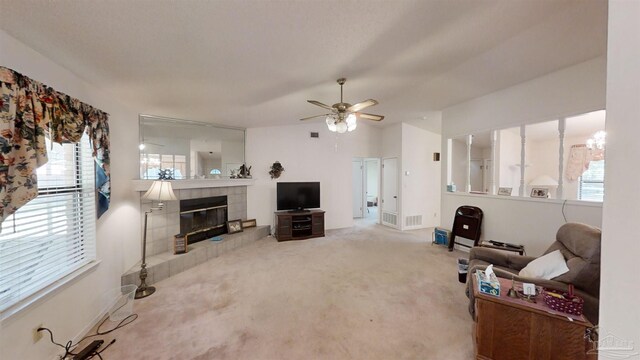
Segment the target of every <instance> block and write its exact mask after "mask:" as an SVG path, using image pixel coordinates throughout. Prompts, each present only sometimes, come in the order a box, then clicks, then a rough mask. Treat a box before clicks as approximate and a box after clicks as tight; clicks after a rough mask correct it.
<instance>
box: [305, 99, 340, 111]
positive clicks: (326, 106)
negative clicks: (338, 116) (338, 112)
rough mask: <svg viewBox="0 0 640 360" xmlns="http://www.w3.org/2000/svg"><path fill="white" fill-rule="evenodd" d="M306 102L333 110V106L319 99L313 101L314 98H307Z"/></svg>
mask: <svg viewBox="0 0 640 360" xmlns="http://www.w3.org/2000/svg"><path fill="white" fill-rule="evenodd" d="M307 102H308V103H310V104H313V105H316V106H320V107H321V108H325V109H327V110H335V109H334V108H332V107H331V106H329V105H327V104H323V103H321V102H320V101H315V100H307Z"/></svg>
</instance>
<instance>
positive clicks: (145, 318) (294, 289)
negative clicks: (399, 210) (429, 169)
mask: <svg viewBox="0 0 640 360" xmlns="http://www.w3.org/2000/svg"><path fill="white" fill-rule="evenodd" d="M428 234H429V232H428V231H427V230H418V231H407V232H399V231H395V230H392V229H388V228H385V227H382V226H380V225H371V224H370V222H367V221H363V222H361V223H359V224H358V225H357V226H355V227H354V228H352V229H344V230H337V231H330V232H328V236H327V237H325V238H319V239H311V240H305V241H292V242H283V243H278V242H276V240H275V239H274V238H271V237H269V238H265V239H262V240H260V241H258V242H256V243H255V244H252V245H250V246H248V247H245V248H242V249H238V250H235V251H233V252H231V253H228V254H225V255H223V256H221V257H219V258H216V259H214V260H211V261H209V262H207V263H204V264H201V265H199V266H197V267H195V268H193V269H191V270H190V271H189V272H185V273H182V274H179V275H178V276H176V277H172V278H169V279H166V280H163V281H161V282H160V283H158V284H156V287H157V289H158V291H157V292H156V293H155V294H154V295H152V296H151V297H148V298H146V299H142V300H136V302H135V306H134V311H135V312H136V313H138V314H139V318H138V319H137V320H136V321H135V322H133V323H132V324H130V325H128V326H126V327H124V328H122V329H119V330H117V331H116V332H114V333H112V335H113V337H115V338H116V339H117V341H116V343H114V344H113V345H112V346H111V347H110V348H108V349H107V350H106V351H105V352H104V353H103V354H102V356H103V357H104V358H105V359H154V360H157V359H199V360H206V359H471V358H473V353H472V352H473V349H472V339H471V325H472V320H471V318H470V316H469V314H468V313H467V298H466V297H465V295H464V286H463V285H462V284H460V283H458V281H457V272H456V265H455V259H456V257H457V256H459V255H462V256H464V254H463V253H456V252H454V253H449V252H447V251H446V249H445V248H443V247H439V246H435V245H431V244H430V240H431V239H430V236H429V235H428ZM109 326H111V325H110V323H109V322H107V323H106V324H105V326H103V328H108V327H109ZM109 339H110V338H109Z"/></svg>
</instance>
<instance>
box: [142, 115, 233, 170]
mask: <svg viewBox="0 0 640 360" xmlns="http://www.w3.org/2000/svg"><path fill="white" fill-rule="evenodd" d="M244 139H245V131H244V129H237V128H229V127H222V126H217V125H212V124H208V123H199V122H194V121H186V120H177V119H168V118H162V117H157V116H150V115H140V178H141V179H157V178H158V174H159V171H160V169H163V170H164V169H170V170H171V171H172V173H173V177H174V178H175V179H205V178H206V179H215V178H220V177H229V176H230V175H231V171H232V170H234V171H236V170H237V169H238V168H240V166H241V165H242V164H243V163H244Z"/></svg>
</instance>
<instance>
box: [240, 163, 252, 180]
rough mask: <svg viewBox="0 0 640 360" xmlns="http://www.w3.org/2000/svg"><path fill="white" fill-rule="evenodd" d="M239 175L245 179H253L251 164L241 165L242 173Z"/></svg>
mask: <svg viewBox="0 0 640 360" xmlns="http://www.w3.org/2000/svg"><path fill="white" fill-rule="evenodd" d="M238 177H239V178H243V179H251V166H249V167H247V164H242V166H240V174H239V175H238Z"/></svg>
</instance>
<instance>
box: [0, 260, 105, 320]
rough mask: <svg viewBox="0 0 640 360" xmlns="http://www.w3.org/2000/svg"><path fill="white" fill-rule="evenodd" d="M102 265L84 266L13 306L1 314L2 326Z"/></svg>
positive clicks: (94, 262)
mask: <svg viewBox="0 0 640 360" xmlns="http://www.w3.org/2000/svg"><path fill="white" fill-rule="evenodd" d="M100 263H101V260H93V261H91V262H90V263H88V264H86V265H84V266H82V267H81V268H79V269H78V270H76V271H74V272H72V273H71V274H69V275H67V276H65V277H63V278H60V279H58V280H56V281H55V282H53V283H51V284H50V285H48V286H46V287H45V288H43V289H41V290H39V291H38V292H36V293H35V294H33V295H31V296H29V297H27V298H25V299H22V300H20V301H18V302H17V303H15V304H13V305H11V306H10V307H8V308H7V309H5V310H4V311H2V312H1V313H0V324H2V323H4V322H5V321H7V320H9V319H11V318H12V317H13V316H15V315H17V314H19V313H21V312H22V311H24V310H27V309H29V308H31V307H33V306H36V305H38V304H41V303H42V302H43V301H45V300H46V299H49V298H50V297H51V296H53V295H55V294H57V293H58V292H59V291H61V290H62V289H64V288H66V287H67V286H70V285H71V284H72V283H74V282H75V281H76V280H79V279H80V278H82V277H84V276H86V275H87V274H88V273H89V272H92V271H94V270H95V269H96V268H97V267H98V265H100Z"/></svg>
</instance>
